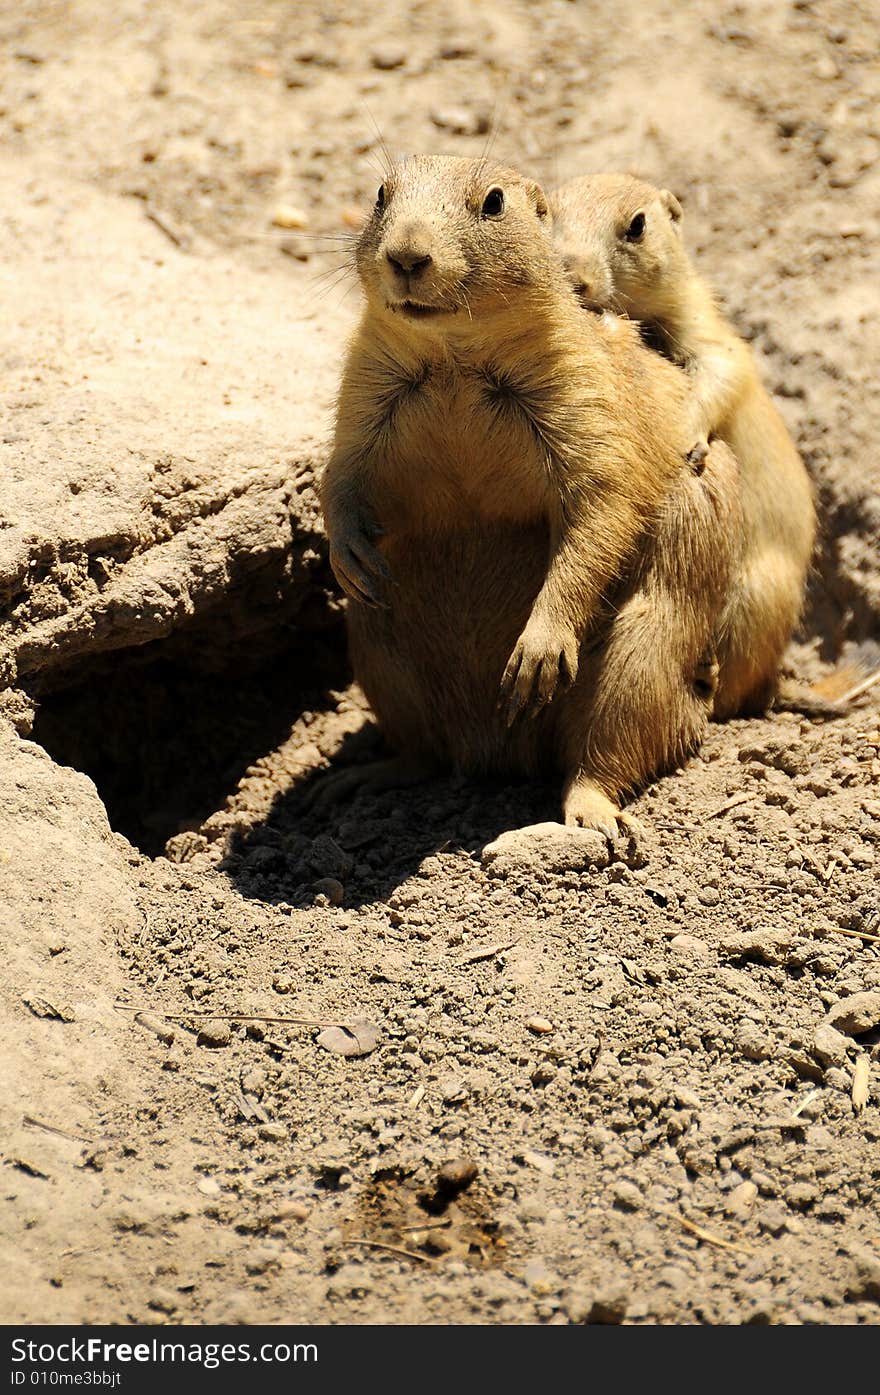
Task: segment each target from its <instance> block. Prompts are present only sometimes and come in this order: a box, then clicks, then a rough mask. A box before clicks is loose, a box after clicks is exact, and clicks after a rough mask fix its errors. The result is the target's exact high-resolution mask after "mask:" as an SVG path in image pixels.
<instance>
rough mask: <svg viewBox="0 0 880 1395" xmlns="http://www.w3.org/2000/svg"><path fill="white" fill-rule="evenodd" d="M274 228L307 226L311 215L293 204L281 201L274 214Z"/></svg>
mask: <svg viewBox="0 0 880 1395" xmlns="http://www.w3.org/2000/svg"><path fill="white" fill-rule="evenodd" d="M272 226H273V228H307V227H308V226H309V215H308V214H307V213H306V212H304V210H303V209H301V208H294V206H293V204H289V203H281V204H279V205H278V207H277V208H276V209H275V211H274V212H273V214H272Z"/></svg>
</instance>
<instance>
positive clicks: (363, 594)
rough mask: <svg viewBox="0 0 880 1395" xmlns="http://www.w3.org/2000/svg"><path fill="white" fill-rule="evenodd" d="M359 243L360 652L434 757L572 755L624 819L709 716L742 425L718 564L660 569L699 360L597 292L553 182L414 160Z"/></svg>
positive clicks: (340, 474)
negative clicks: (690, 364) (659, 538)
mask: <svg viewBox="0 0 880 1395" xmlns="http://www.w3.org/2000/svg"><path fill="white" fill-rule="evenodd" d="M356 260H357V268H358V274H359V278H360V281H361V285H362V288H363V292H364V298H365V304H364V309H363V315H362V319H361V322H360V325H359V327H358V328H357V330H356V332H355V335H354V338H353V341H352V343H351V345H350V348H349V352H348V356H347V360H346V363H345V367H344V372H343V378H342V384H341V388H340V393H339V398H338V404H337V418H336V435H335V442H334V447H333V452H332V455H331V459H330V461H329V464H328V466H327V470H326V472H325V475H324V479H323V482H322V488H321V497H322V504H323V509H324V517H325V523H326V527H327V533H328V536H329V539H330V556H331V562H332V565H333V568H334V571H335V573H336V575H337V578H338V580H339V582H340V585H341V586H342V587H343V589H344V590H345V591H346V592H347V594H348V595H349V597H350V598H351V601H352V604H351V605H350V607H349V616H348V618H349V636H350V644H351V652H352V658H353V662H354V667H355V673H356V675H357V677H358V679H359V680H360V682H361V684H362V686H363V688H364V690H365V692H366V694H367V696H368V698H369V700H370V702H371V704H372V706H373V709H374V711H375V712H376V715H377V717H378V719H379V723H380V726H381V727H382V728H383V730H384V732H385V735H386V738H387V739H388V741H389V743H390V744H391V746H392V747H393V748H394V749H395V750H396V751H397V753H398V756H399V757H400V758H402V760H403V762H404V763H406V764H408V766H409V768H410V769H417V768H420V767H421V766H423V765H428V766H430V765H449V764H451V765H452V766H454V767H456V768H458V769H461V770H472V771H489V770H500V771H509V772H524V773H530V774H536V773H539V772H541V771H546V770H547V769H550V768H558V769H560V770H561V771H562V773H563V774H564V776H565V781H566V784H565V795H564V815H565V819H566V822H567V823H571V824H581V825H585V826H593V827H600V826H601V827H605V828H609V829H611V828H613V827H615V826H616V819H617V816H618V814H619V800H620V798H621V796H622V794H624V793H625V792H627V791H629V790H632V789H635V788H637V787H638V786H639V785H640V784H642V783H643V782H644V781H645V780H647V779H648V778H650V777H651V776H652V775H653V774H655V773H657V772H659V771H660V770H662V769H664V768H666V767H667V766H669V765H670V764H673V763H675V762H677V761H678V760H680V759H681V758H682V756H683V755H684V754H685V752H686V751H687V750H688V749H690V748H691V747H692V746H693V745H694V744H695V742H696V741H697V740H698V739H699V736H700V734H701V732H702V729H703V724H704V722H705V720H706V715H707V712H708V702H707V698H706V694H705V692H704V691H703V689H702V688H701V681H702V677H703V670H702V669H701V668H700V660H701V658H702V657H703V655H704V652H705V650H706V647H707V645H708V643H709V640H710V636H711V634H712V632H713V630H714V628H715V625H716V623H717V619H718V615H719V612H720V609H721V606H722V604H723V602H724V598H725V596H726V590H727V586H728V584H729V579H730V573H731V568H732V566H733V565H734V551H735V542H734V541H730V542H728V543H727V544H725V542H724V541H723V539H725V538H727V539H730V540H733V539H735V538H736V537H737V536H738V531H737V526H736V524H735V523H731V515H732V514H733V513H735V512H736V510H737V509H738V481H737V472H736V466H735V463H734V462H733V460H732V457H731V456H730V454H729V452H727V451H725V450H724V449H723V447H721V446H719V447H718V448H717V449H716V451H715V459H714V465H713V464H712V463H711V461H710V468H709V469H707V474H708V475H709V476H710V479H711V485H710V486H708V487H705V488H703V489H702V490H701V493H700V496H699V498H698V499H697V498H695V499H694V501H693V507H694V510H695V513H694V515H693V517H694V519H695V520H696V519H697V518H699V519H700V522H701V524H702V527H703V530H704V531H703V534H701V536H702V537H704V538H705V539H707V540H708V541H709V543H710V547H709V549H708V555H707V556H706V555H704V556H701V558H700V562H701V563H704V566H705V574H704V575H702V576H697V577H696V578H690V577H688V578H685V580H684V582H682V579H681V577H680V576H679V575H678V572H677V570H676V565H675V562H674V559H670V558H668V557H667V558H661V559H660V562H659V565H658V566H656V567H652V565H651V561H650V558H651V554H652V545H651V542H650V535H651V533H652V531H653V530H654V528H655V527H656V523H657V519H658V517H659V515H660V514H661V513H662V512H663V511H664V510H666V509H667V508H668V507H670V504H669V500H670V497H671V496H672V494H674V489H673V486H675V485H677V484H678V483H679V482H680V481H681V479H682V478H684V477H685V476H686V475H687V474H688V471H687V469H686V467H685V466H684V464H683V461H682V451H681V444H682V441H683V440H684V439H685V437H686V434H687V400H688V384H687V380H686V378H685V377H684V375H683V374H681V373H680V371H679V370H677V369H676V368H674V367H673V366H672V365H670V364H667V363H665V362H664V361H663V360H662V359H661V358H659V357H658V356H657V355H656V354H653V353H652V352H650V351H649V350H646V349H645V348H644V346H643V345H642V344H641V342H640V340H639V335H638V331H637V329H636V328H635V327H634V326H630V325H621V326H619V327H617V328H612V327H610V326H606V325H603V324H602V323H601V322H600V321H598V320H596V319H594V318H592V317H588V316H585V315H584V314H583V313H582V310H581V308H580V306H579V305H578V303H577V300H576V298H575V297H574V295H573V294H572V291H571V287H570V285H569V284H568V281H567V278H566V276H565V272H564V269H563V267H562V265H561V263H560V260H559V257H558V255H557V253H556V250H555V248H554V246H553V242H552V237H551V233H550V229H549V218H548V210H547V202H546V199H545V196H544V194H543V192H542V190H541V189H540V188H539V186H538V185H537V184H535V183H534V182H532V181H530V180H528V179H524V178H523V177H522V176H520V175H518V174H516V173H515V172H514V171H512V170H508V169H504V168H501V167H498V166H495V165H492V164H487V163H486V162H474V161H468V160H462V159H453V158H446V157H423V158H416V159H412V160H409V161H407V162H406V163H404V164H402V165H400V166H398V167H397V168H395V169H394V170H393V171H392V172H391V173H390V174H389V176H388V178H387V179H386V181H385V183H384V184H383V185H382V187H381V189H380V190H379V194H378V196H377V200H376V205H375V207H374V209H373V212H372V215H371V217H370V218H369V220H368V222H367V223H366V225H365V227H364V229H363V231H362V233H361V235H360V238H359V241H358V244H357V252H356ZM699 483H700V484H701V485H702V484H703V481H702V480H701V481H700V482H699ZM672 507H674V505H672ZM687 526H688V527H690V526H691V522H690V519H689V520H688V521H687ZM719 538H721V539H722V541H721V542H720V543H719ZM705 551H706V550H705V549H704V553H705ZM676 588H678V592H677V594H676V595H675V596H673V592H675V591H676ZM682 589H683V590H684V592H685V593H686V595H685V603H684V605H683V606H682V605H681V604H680V602H681V600H682ZM680 610H684V611H685V612H686V615H685V616H684V618H680V616H679V613H678V612H679V611H680ZM666 628H668V629H669V630H670V632H672V631H674V634H671V637H670V642H669V643H668V644H667V645H665V647H664V644H663V640H664V637H665V630H666ZM661 651H662V652H661ZM499 693H500V694H501V698H502V703H501V706H500V708H499ZM526 711H527V712H528V713H529V714H530V719H529V720H526V719H524V718H523V715H522V714H523V713H524V712H526ZM517 717H519V720H512V719H516V718H517ZM511 723H512V724H511ZM403 773H404V771H403V769H402V766H401V764H400V762H398V763H397V764H395V765H393V766H389V767H386V768H385V769H384V770H383V771H379V772H377V779H378V780H379V781H380V782H382V783H390V782H391V781H394V780H397V779H399V778H401V776H402V775H403ZM346 778H348V777H346ZM352 778H354V779H357V778H359V777H358V773H357V772H353V773H352Z"/></svg>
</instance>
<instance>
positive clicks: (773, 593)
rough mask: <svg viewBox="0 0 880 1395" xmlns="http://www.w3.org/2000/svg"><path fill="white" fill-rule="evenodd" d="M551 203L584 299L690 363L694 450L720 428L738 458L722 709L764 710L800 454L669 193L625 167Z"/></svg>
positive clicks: (792, 608)
mask: <svg viewBox="0 0 880 1395" xmlns="http://www.w3.org/2000/svg"><path fill="white" fill-rule="evenodd" d="M550 202H551V208H552V211H553V218H554V229H555V236H556V239H557V245H558V247H559V249H560V252H561V254H562V257H563V262H564V265H565V267H566V270H567V272H568V275H569V277H570V279H571V282H572V285H573V287H574V289H575V291H576V293H577V295H578V298H579V299H580V301H581V303H582V304H583V305H584V306H585V307H586V308H588V309H593V310H603V311H616V312H618V313H619V314H621V315H625V316H627V317H629V318H630V319H632V320H636V321H638V322H640V323H641V325H642V326H643V329H644V330H645V331H646V338H647V339H648V342H649V343H652V344H653V345H654V347H656V348H657V349H658V350H659V351H660V352H661V353H662V354H663V355H664V356H665V357H667V358H669V359H670V360H672V361H673V362H674V363H677V364H680V365H681V366H682V367H683V368H684V369H685V370H686V371H687V373H688V375H689V378H690V382H691V392H692V399H691V431H692V435H693V437H694V443H695V450H694V451H693V453H692V458H694V459H695V460H699V457H700V455H701V454H702V449H703V446H702V443H703V442H705V440H707V439H712V438H713V437H718V438H720V439H721V440H723V441H725V442H726V443H727V444H728V445H729V446H730V448H731V450H732V451H733V453H734V455H735V456H736V457H737V459H738V461H739V466H740V473H741V488H742V512H743V526H744V529H745V535H744V548H743V563H742V569H741V572H740V574H739V576H738V578H737V580H736V582H735V585H734V589H733V593H732V596H731V600H730V604H729V606H728V607H727V610H726V613H725V616H724V618H723V621H722V626H721V631H720V634H719V659H720V663H721V676H720V684H719V690H718V693H717V695H716V707H715V714H716V716H718V717H725V716H731V715H733V714H734V713H736V712H741V711H751V710H760V709H762V708H763V707H766V706H767V705H768V703H769V702H770V701H771V700H772V698H773V696H774V694H775V692H776V687H777V682H778V670H779V662H780V659H781V656H782V653H783V650H784V649H785V646H786V644H787V643H788V641H789V639H790V637H791V633H792V631H793V629H794V627H795V625H796V624H797V621H798V618H799V616H800V611H801V607H802V604H803V594H804V584H805V580H806V575H807V570H808V567H809V563H810V558H811V555H812V551H813V544H814V541H815V532H816V519H815V509H814V506H813V496H812V489H811V486H810V481H809V478H808V476H807V473H806V470H805V469H804V465H803V462H802V461H801V458H800V456H799V455H798V453H797V450H796V449H795V446H794V444H793V442H792V440H791V437H790V436H789V434H788V431H787V429H786V427H785V423H784V422H783V420H782V417H781V416H780V414H779V412H778V411H777V409H776V407H775V406H774V405H773V402H772V400H771V398H770V396H769V394H768V393H767V391H766V390H765V388H764V387H763V385H762V384H761V381H760V379H759V377H758V372H757V368H756V365H755V362H754V359H753V357H752V354H751V351H750V349H749V348H748V346H747V345H746V344H745V343H744V342H743V340H742V339H740V338H739V336H738V335H737V334H736V333H735V332H734V330H733V329H732V328H731V326H730V325H729V324H728V323H727V321H726V320H725V319H724V317H723V315H722V314H721V312H720V310H719V309H718V306H717V304H716V301H715V297H714V295H713V293H712V291H711V290H710V289H709V287H708V286H707V284H706V282H705V281H703V279H702V278H701V277H700V276H699V275H698V274H697V272H696V271H695V270H694V268H693V265H692V264H691V262H690V259H689V258H688V255H687V253H686V251H685V248H684V244H683V242H682V236H681V222H682V210H681V205H680V204H679V202H678V200H677V199H676V198H675V196H674V194H671V193H670V192H669V190H667V189H657V188H655V187H653V186H652V185H650V184H646V183H643V182H642V181H640V180H637V179H634V178H631V177H630V176H628V175H623V174H599V175H592V176H586V177H583V178H579V179H573V180H570V181H569V182H568V183H566V184H564V185H562V186H561V188H559V189H557V190H556V191H555V192H554V193H553V194H552V195H551V198H550ZM669 545H670V546H674V545H675V540H674V539H670V544H669Z"/></svg>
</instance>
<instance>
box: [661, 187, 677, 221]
mask: <svg viewBox="0 0 880 1395" xmlns="http://www.w3.org/2000/svg"><path fill="white" fill-rule="evenodd" d="M660 202H661V203H662V204H663V207H664V208H665V209H666V212H667V213H668V214H669V216H670V218H671V219H672V221H673V223H680V222H681V216H682V209H681V204H680V203H679V201H678V199H677V198H676V197H675V195H674V194H672V193H670V191H669V190H668V189H661V190H660Z"/></svg>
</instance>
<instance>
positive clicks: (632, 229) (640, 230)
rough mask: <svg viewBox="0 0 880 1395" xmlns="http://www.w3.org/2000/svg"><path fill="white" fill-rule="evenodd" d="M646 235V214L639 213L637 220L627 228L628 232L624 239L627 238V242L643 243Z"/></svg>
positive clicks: (634, 219)
mask: <svg viewBox="0 0 880 1395" xmlns="http://www.w3.org/2000/svg"><path fill="white" fill-rule="evenodd" d="M644 235H645V215H644V213H637V214H636V216H635V218H633V220H632V222H631V223H630V225H629V227H628V228H627V230H626V232H625V233H624V237H625V238H626V240H627V242H641V240H642V238H643V237H644Z"/></svg>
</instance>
